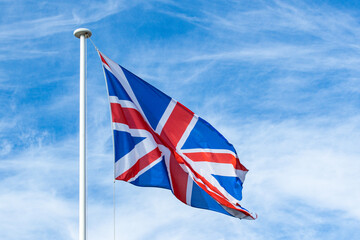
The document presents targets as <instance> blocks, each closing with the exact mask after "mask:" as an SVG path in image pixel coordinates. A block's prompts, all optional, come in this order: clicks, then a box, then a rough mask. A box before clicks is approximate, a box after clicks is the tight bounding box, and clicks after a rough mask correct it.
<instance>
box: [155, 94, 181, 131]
mask: <svg viewBox="0 0 360 240" xmlns="http://www.w3.org/2000/svg"><path fill="white" fill-rule="evenodd" d="M176 103H177V101H176V100H174V99H171V101H170V103H169V105H168V106H167V108H166V110H165V112H164V114H163V115H162V117H161V119H160V121H159V123H158V125H157V126H156V129H155V132H156V133H157V134H159V135H160V133H161V131H162V129H163V127H164V125H165V123H166V122H167V120H168V119H169V117H170V115H171V113H172V112H173V110H174V108H175V106H176Z"/></svg>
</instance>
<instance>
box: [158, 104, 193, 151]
mask: <svg viewBox="0 0 360 240" xmlns="http://www.w3.org/2000/svg"><path fill="white" fill-rule="evenodd" d="M193 116H194V114H193V113H192V112H191V111H190V110H188V109H187V108H186V107H184V106H183V105H182V104H180V103H176V106H175V108H174V110H173V111H172V113H171V115H170V117H169V119H168V121H167V122H166V123H165V125H164V127H163V130H162V132H161V134H160V138H161V139H162V140H163V141H165V142H166V143H167V144H168V145H170V146H172V148H173V149H175V148H176V145H177V144H178V142H179V140H180V138H181V137H182V135H183V134H184V132H185V130H186V128H187V127H188V125H189V123H190V122H191V120H192V118H193Z"/></svg>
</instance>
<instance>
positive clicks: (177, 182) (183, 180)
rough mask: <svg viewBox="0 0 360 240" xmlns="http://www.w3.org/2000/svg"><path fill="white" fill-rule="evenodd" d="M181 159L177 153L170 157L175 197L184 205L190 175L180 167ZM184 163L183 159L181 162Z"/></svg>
mask: <svg viewBox="0 0 360 240" xmlns="http://www.w3.org/2000/svg"><path fill="white" fill-rule="evenodd" d="M176 158H181V157H180V156H179V155H178V154H177V153H175V154H171V156H170V177H171V185H172V188H173V193H174V195H175V196H176V197H177V198H178V199H179V200H180V201H182V202H183V203H185V204H186V189H187V182H188V173H187V172H185V171H184V169H182V167H181V166H180V165H179V161H178V160H180V159H178V160H177V159H176ZM181 161H183V160H182V159H181V160H180V162H181Z"/></svg>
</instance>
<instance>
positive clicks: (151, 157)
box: [116, 148, 161, 181]
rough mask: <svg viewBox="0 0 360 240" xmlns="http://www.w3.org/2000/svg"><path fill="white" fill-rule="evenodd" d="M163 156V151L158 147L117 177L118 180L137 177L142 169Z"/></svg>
mask: <svg viewBox="0 0 360 240" xmlns="http://www.w3.org/2000/svg"><path fill="white" fill-rule="evenodd" d="M160 157H161V152H160V150H159V149H158V148H156V149H154V150H152V151H151V152H149V153H148V154H146V155H145V156H143V157H142V158H139V160H138V161H137V162H136V163H135V164H134V166H132V167H131V168H130V169H129V170H127V171H126V172H124V173H123V174H121V175H120V176H118V177H117V178H116V180H123V181H129V180H130V179H131V178H133V177H135V176H136V175H137V174H138V173H139V172H140V171H141V170H143V169H144V168H146V167H147V166H149V164H151V163H152V162H154V161H155V160H157V159H159V158H160Z"/></svg>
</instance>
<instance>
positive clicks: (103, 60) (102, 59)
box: [99, 52, 111, 69]
mask: <svg viewBox="0 0 360 240" xmlns="http://www.w3.org/2000/svg"><path fill="white" fill-rule="evenodd" d="M99 55H100V58H101V61H102V62H103V63H104V64H106V65H107V66H108V67H109V68H110V69H111V67H110V66H109V64H108V63H107V62H106V61H105V59H104V58H103V56H102V55H101V53H100V52H99Z"/></svg>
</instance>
